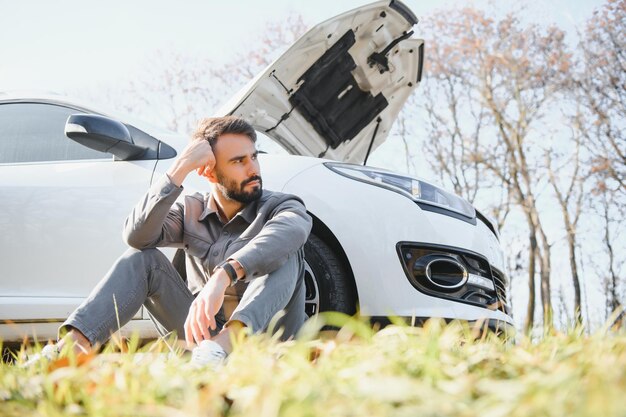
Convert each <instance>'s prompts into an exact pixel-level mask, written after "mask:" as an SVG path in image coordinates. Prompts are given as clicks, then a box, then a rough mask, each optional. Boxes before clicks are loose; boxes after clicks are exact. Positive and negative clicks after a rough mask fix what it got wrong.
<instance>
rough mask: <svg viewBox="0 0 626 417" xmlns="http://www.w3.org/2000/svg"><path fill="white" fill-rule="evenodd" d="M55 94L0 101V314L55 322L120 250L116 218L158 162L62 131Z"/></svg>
mask: <svg viewBox="0 0 626 417" xmlns="http://www.w3.org/2000/svg"><path fill="white" fill-rule="evenodd" d="M75 113H85V111H84V110H83V109H77V108H72V107H70V106H67V105H62V104H57V103H53V102H8V103H7V102H4V103H0V230H1V233H0V258H1V261H0V320H12V321H15V322H20V321H24V322H29V321H37V320H43V319H45V320H55V319H58V320H61V319H64V318H66V317H67V316H68V315H69V314H70V312H71V311H72V310H73V309H74V308H75V307H77V306H78V305H79V304H80V302H82V300H83V299H84V298H85V297H86V296H87V295H88V294H89V292H90V290H91V289H92V288H93V287H94V285H95V284H96V283H97V282H98V280H99V279H100V278H101V277H102V276H103V275H104V274H105V273H106V271H107V270H108V268H109V267H110V265H111V264H112V262H113V261H114V260H115V259H116V257H118V256H119V255H120V254H121V253H122V252H123V251H124V249H125V245H124V243H123V242H122V239H121V227H122V224H123V221H124V219H125V217H126V215H127V214H128V212H129V211H130V209H131V207H132V206H133V205H134V204H135V202H136V201H138V199H139V198H140V196H141V195H142V194H143V193H144V192H145V191H146V189H147V188H148V187H149V185H150V179H151V176H152V173H153V170H154V166H155V163H156V161H155V160H154V159H153V160H141V161H130V162H126V161H116V160H114V158H113V156H112V155H111V154H108V153H103V152H98V151H94V150H92V149H89V148H87V147H84V146H82V145H79V144H78V143H76V142H74V141H72V140H70V139H69V138H67V137H66V136H65V135H64V127H65V122H66V120H67V118H68V116H69V115H71V114H75Z"/></svg>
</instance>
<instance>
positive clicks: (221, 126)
mask: <svg viewBox="0 0 626 417" xmlns="http://www.w3.org/2000/svg"><path fill="white" fill-rule="evenodd" d="M226 133H236V134H241V135H246V136H247V137H249V138H250V140H251V141H252V142H255V143H256V132H255V131H254V128H253V127H252V126H251V125H250V123H248V122H246V121H245V120H243V119H242V118H241V117H236V116H224V117H207V118H205V119H202V120H200V122H199V123H198V127H197V128H196V130H195V131H194V132H193V134H192V135H191V139H192V140H208V141H209V143H210V144H211V146H212V147H214V146H215V142H216V141H217V138H218V137H220V136H221V135H224V134H226Z"/></svg>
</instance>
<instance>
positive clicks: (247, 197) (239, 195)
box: [216, 172, 263, 204]
mask: <svg viewBox="0 0 626 417" xmlns="http://www.w3.org/2000/svg"><path fill="white" fill-rule="evenodd" d="M216 174H217V181H218V182H217V184H216V185H217V189H218V190H219V191H220V192H221V193H222V195H224V197H226V198H228V199H229V200H234V201H237V202H239V203H242V204H248V203H252V202H253V201H256V200H258V199H259V198H261V195H262V194H263V180H262V179H261V177H260V176H258V175H255V176H253V177H250V178H248V179H246V180H244V181H242V182H241V183H240V184H237V183H236V182H235V181H233V180H230V179H228V178H226V177H223V176H222V175H221V174H220V173H219V172H217V173H216ZM252 181H259V186H258V187H254V188H253V189H252V190H251V191H246V190H245V186H246V185H247V184H249V183H251V182H252Z"/></svg>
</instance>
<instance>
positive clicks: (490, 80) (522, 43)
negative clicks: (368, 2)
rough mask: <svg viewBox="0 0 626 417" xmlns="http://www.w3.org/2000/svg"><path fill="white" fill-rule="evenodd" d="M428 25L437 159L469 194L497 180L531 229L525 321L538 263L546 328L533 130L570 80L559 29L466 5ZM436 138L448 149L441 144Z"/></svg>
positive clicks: (546, 284)
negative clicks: (455, 169)
mask: <svg viewBox="0 0 626 417" xmlns="http://www.w3.org/2000/svg"><path fill="white" fill-rule="evenodd" d="M427 22H428V23H427V25H428V26H427V30H431V32H432V35H431V36H425V37H426V38H429V39H430V38H432V39H434V41H431V47H430V48H429V61H428V62H429V66H428V68H427V69H426V74H428V75H429V76H430V77H431V78H433V82H434V83H437V84H438V85H434V84H432V85H430V86H429V87H427V88H425V89H424V95H425V96H427V98H425V103H426V104H425V106H426V109H427V111H428V113H429V120H430V125H429V133H430V134H431V137H433V138H434V140H435V141H436V142H434V143H433V148H434V153H435V155H436V159H438V160H439V164H438V166H439V168H440V169H442V170H444V171H446V172H448V175H449V176H450V177H451V178H452V182H453V183H456V184H458V186H459V187H460V188H462V189H465V193H467V191H470V196H471V195H472V194H471V193H474V192H476V191H475V190H476V189H480V188H482V187H483V186H484V184H485V183H489V182H491V183H492V184H497V183H498V182H500V183H501V184H504V188H505V189H506V190H507V192H508V193H510V196H511V197H512V198H513V201H514V202H515V203H516V206H517V207H518V208H520V209H521V210H522V212H523V213H524V216H525V218H526V221H527V225H528V231H529V237H528V239H529V254H528V274H529V275H528V279H529V292H530V294H529V303H528V310H527V318H526V324H525V328H526V329H527V330H530V329H531V328H532V326H533V322H534V280H535V265H536V264H535V262H536V261H537V262H538V263H539V273H540V283H541V286H540V294H541V304H542V308H543V317H544V324H545V325H547V326H550V325H551V323H552V312H551V299H550V296H551V295H550V273H551V261H550V249H551V243H550V242H549V240H548V237H547V235H546V233H545V229H544V226H543V224H542V222H541V218H540V214H539V210H538V208H537V198H538V192H539V189H540V187H541V184H540V180H539V179H540V178H541V175H540V174H541V169H542V164H539V163H537V161H538V160H540V159H541V158H538V156H539V155H538V150H540V149H541V147H540V146H538V145H539V141H541V140H543V139H544V138H542V137H541V134H540V133H539V132H538V131H537V130H538V129H540V128H541V123H542V118H543V117H544V116H545V114H546V112H547V109H548V106H549V105H550V104H551V103H552V102H553V101H554V100H556V99H557V98H558V92H559V90H561V89H562V88H564V87H566V86H567V83H568V80H569V76H568V74H567V73H568V72H569V70H570V66H571V63H570V59H571V55H570V54H569V53H568V52H567V51H568V48H567V47H566V45H565V42H564V34H563V32H562V31H561V30H559V29H558V28H556V27H548V28H542V27H540V26H538V25H527V26H522V25H521V23H520V22H519V21H518V20H517V18H516V17H515V16H514V15H513V14H509V15H507V16H505V17H503V18H498V19H496V18H491V17H489V16H488V15H487V14H486V13H485V12H484V11H480V10H477V9H473V8H465V9H461V10H448V11H446V12H445V13H437V14H436V15H434V16H431V17H430V18H429V19H427ZM440 141H443V142H442V144H443V143H445V144H446V146H447V149H448V151H441V150H442V149H443V148H442V147H441V146H439V145H437V143H439V142H440ZM438 146H439V147H438ZM460 161H463V162H460ZM452 166H460V167H461V170H460V171H457V172H454V170H453V169H454V168H452ZM468 173H470V174H471V175H470V176H468Z"/></svg>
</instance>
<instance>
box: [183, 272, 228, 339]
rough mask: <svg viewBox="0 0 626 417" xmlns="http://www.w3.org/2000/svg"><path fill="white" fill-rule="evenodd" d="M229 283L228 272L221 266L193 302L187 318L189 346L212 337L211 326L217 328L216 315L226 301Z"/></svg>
mask: <svg viewBox="0 0 626 417" xmlns="http://www.w3.org/2000/svg"><path fill="white" fill-rule="evenodd" d="M229 285H230V278H229V277H228V274H227V273H226V271H224V270H223V269H222V268H219V269H218V270H217V271H215V273H214V274H213V275H212V276H211V277H210V278H209V281H208V282H207V283H206V285H205V286H204V288H202V291H200V292H199V293H198V296H197V297H196V299H195V300H194V301H193V303H191V307H190V308H189V314H188V315H187V320H185V340H186V341H187V345H188V346H191V345H192V344H193V343H194V341H195V343H197V344H199V343H200V342H201V341H202V340H205V339H210V338H211V333H210V332H209V328H210V329H211V330H215V329H216V328H217V323H216V321H215V315H216V314H217V312H218V311H219V310H220V308H221V307H222V304H223V303H224V293H225V292H226V288H228V286H229Z"/></svg>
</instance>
